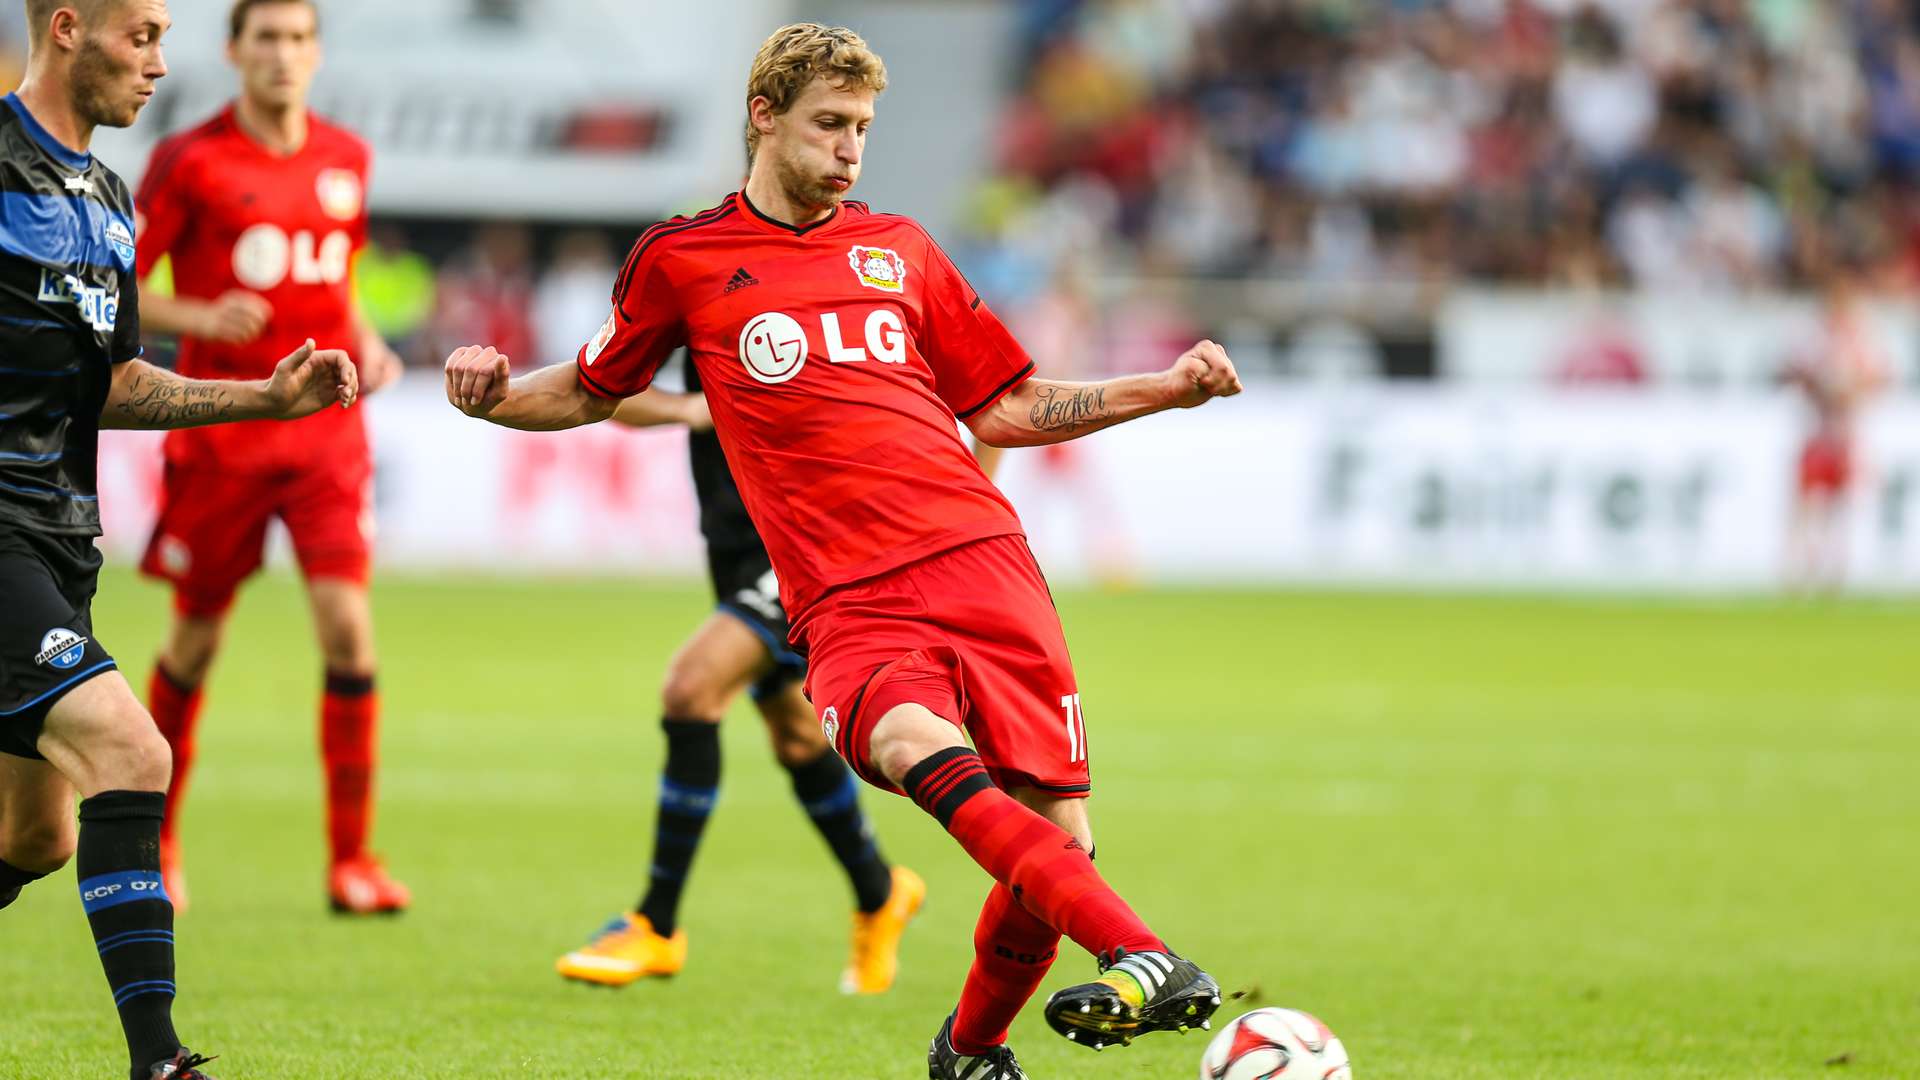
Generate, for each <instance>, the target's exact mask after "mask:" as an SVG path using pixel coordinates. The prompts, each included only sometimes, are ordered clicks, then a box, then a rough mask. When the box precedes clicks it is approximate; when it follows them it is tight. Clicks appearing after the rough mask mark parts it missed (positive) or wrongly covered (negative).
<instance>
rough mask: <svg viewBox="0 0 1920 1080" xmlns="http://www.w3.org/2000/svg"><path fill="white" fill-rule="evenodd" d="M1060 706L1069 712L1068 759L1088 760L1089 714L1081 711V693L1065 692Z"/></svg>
mask: <svg viewBox="0 0 1920 1080" xmlns="http://www.w3.org/2000/svg"><path fill="white" fill-rule="evenodd" d="M1060 708H1062V709H1063V710H1065V711H1066V714H1067V760H1068V761H1085V760H1087V716H1086V714H1085V713H1083V712H1081V711H1080V695H1079V694H1064V695H1062V696H1061V698H1060Z"/></svg>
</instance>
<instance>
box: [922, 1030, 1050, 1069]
mask: <svg viewBox="0 0 1920 1080" xmlns="http://www.w3.org/2000/svg"><path fill="white" fill-rule="evenodd" d="M927 1078H928V1080H1027V1074H1026V1073H1025V1072H1024V1071H1022V1070H1021V1068H1020V1062H1019V1060H1018V1059H1017V1058H1015V1057H1014V1056H1013V1051H1012V1050H1009V1049H1007V1048H1006V1047H1005V1046H996V1047H994V1048H993V1049H992V1050H990V1051H988V1052H987V1053H984V1054H981V1055H980V1056H979V1057H967V1056H965V1055H963V1054H961V1053H960V1052H959V1051H958V1050H955V1049H954V1048H953V1014H951V1013H949V1014H948V1015H947V1022H946V1023H944V1024H941V1025H940V1034H938V1035H935V1036H934V1037H933V1045H931V1046H929V1047H927Z"/></svg>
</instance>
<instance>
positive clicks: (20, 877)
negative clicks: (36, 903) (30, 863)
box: [0, 859, 47, 908]
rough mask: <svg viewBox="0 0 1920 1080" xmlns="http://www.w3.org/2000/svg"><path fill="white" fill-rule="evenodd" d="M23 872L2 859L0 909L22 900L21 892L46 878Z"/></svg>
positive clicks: (0, 867)
mask: <svg viewBox="0 0 1920 1080" xmlns="http://www.w3.org/2000/svg"><path fill="white" fill-rule="evenodd" d="M46 876H47V875H45V874H34V873H29V872H28V871H25V870H22V869H20V868H19V867H17V866H15V865H13V864H12V863H10V862H8V861H7V860H5V859H0V908H4V907H6V906H7V905H8V904H11V903H13V902H14V901H15V900H17V899H19V898H20V890H21V889H24V888H26V887H27V886H29V885H31V884H33V883H34V882H36V881H39V880H40V879H41V878H43V877H46Z"/></svg>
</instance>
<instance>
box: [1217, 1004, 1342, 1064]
mask: <svg viewBox="0 0 1920 1080" xmlns="http://www.w3.org/2000/svg"><path fill="white" fill-rule="evenodd" d="M1200 1080H1353V1070H1352V1069H1351V1068H1349V1067H1348V1065H1347V1048H1346V1047H1344V1046H1342V1045H1340V1040H1339V1038H1337V1037H1336V1036H1335V1035H1334V1034H1333V1032H1331V1031H1328V1030H1327V1025H1325V1024H1323V1023H1321V1022H1320V1021H1319V1020H1317V1019H1315V1018H1314V1017H1312V1016H1309V1015H1308V1014H1306V1013H1303V1012H1300V1011H1299V1010H1297V1009H1255V1010H1253V1011H1252V1012H1250V1013H1247V1014H1246V1015H1244V1016H1242V1017H1240V1019H1238V1020H1235V1021H1234V1022H1233V1023H1231V1024H1228V1025H1227V1026H1226V1027H1225V1028H1224V1029H1222V1030H1221V1031H1220V1033H1219V1034H1217V1035H1215V1036H1214V1037H1213V1041H1212V1042H1210V1043H1208V1044H1207V1052H1206V1053H1205V1054H1203V1055H1201V1058H1200Z"/></svg>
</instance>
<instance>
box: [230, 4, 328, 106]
mask: <svg viewBox="0 0 1920 1080" xmlns="http://www.w3.org/2000/svg"><path fill="white" fill-rule="evenodd" d="M227 59H228V60H229V61H231V62H232V63H233V66H234V67H235V68H236V69H237V70H238V71H239V72H240V89H241V92H242V93H244V94H245V95H246V96H247V97H248V98H249V99H250V100H252V101H253V102H255V103H256V104H259V105H265V106H267V107H269V108H274V109H294V108H300V107H302V106H304V105H305V104H306V101H307V88H308V87H310V86H312V85H313V76H314V73H315V72H317V71H319V70H320V26H319V16H318V15H317V14H315V13H314V9H313V7H312V6H311V5H309V4H302V3H285V4H261V5H260V6H258V7H255V8H252V9H251V10H249V11H248V12H247V22H246V25H245V26H242V27H241V28H240V36H239V37H237V38H235V39H234V40H233V41H231V42H229V43H228V45H227Z"/></svg>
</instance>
